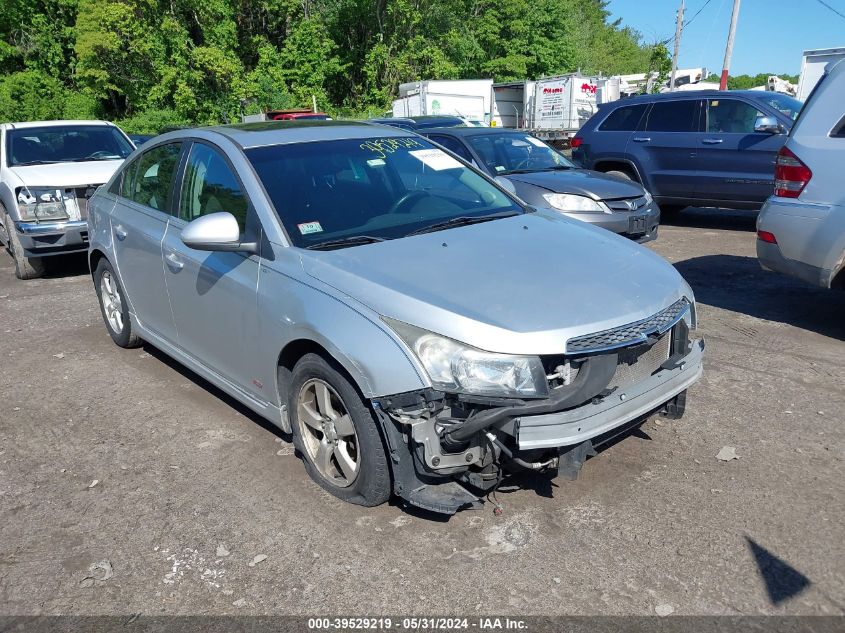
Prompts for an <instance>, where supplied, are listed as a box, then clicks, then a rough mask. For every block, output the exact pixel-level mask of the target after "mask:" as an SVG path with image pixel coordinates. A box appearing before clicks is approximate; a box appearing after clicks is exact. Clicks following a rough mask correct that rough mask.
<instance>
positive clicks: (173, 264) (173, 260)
mask: <svg viewBox="0 0 845 633" xmlns="http://www.w3.org/2000/svg"><path fill="white" fill-rule="evenodd" d="M164 259H166V260H167V265H168V266H169V267H170V269H171V270H172V271H173V272H179V271H180V270H182V269H183V268H184V267H185V264H184V262H182V260H180V259H179V258H178V257H177V256H176V253H170V254H169V255H168V256H167V257H165V258H164Z"/></svg>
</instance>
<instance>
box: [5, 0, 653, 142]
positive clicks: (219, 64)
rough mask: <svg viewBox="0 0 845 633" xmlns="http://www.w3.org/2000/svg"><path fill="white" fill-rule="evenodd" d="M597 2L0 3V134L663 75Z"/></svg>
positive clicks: (142, 128) (358, 107) (343, 107)
mask: <svg viewBox="0 0 845 633" xmlns="http://www.w3.org/2000/svg"><path fill="white" fill-rule="evenodd" d="M606 6H607V1H606V0H4V11H3V12H0V120H22V119H38V118H60V117H65V118H67V117H74V118H86V117H102V118H110V119H115V120H119V121H121V122H122V123H123V124H124V125H125V126H126V127H127V129H130V130H131V131H134V132H155V131H158V130H159V129H161V128H162V127H168V126H176V125H190V124H210V123H217V122H227V121H233V120H237V119H238V118H239V117H240V115H241V114H242V113H250V112H257V111H259V110H260V109H266V108H290V107H296V106H306V107H307V106H310V105H311V102H312V98H314V99H316V102H317V105H318V107H319V108H321V109H323V110H325V111H328V112H330V113H333V114H334V113H346V114H350V113H361V112H364V111H366V112H369V113H377V112H379V111H383V110H384V109H385V108H387V107H388V106H389V104H390V101H391V99H392V98H393V96H394V95H395V94H396V92H397V87H398V85H399V84H400V83H403V82H407V81H415V80H419V79H454V78H459V77H460V78H480V77H494V78H495V79H497V80H502V81H505V80H516V79H527V78H537V77H540V76H547V75H553V74H559V73H565V72H572V71H576V70H581V71H582V72H584V73H595V72H599V71H601V72H604V73H607V74H615V73H632V72H643V71H645V70H647V69H656V70H661V69H662V68H663V67H664V66H665V64H666V61H667V59H668V54H667V51H666V50H665V47H662V46H647V45H645V44H644V43H643V42H642V40H641V37H640V35H639V34H638V33H637V32H636V31H633V30H631V29H629V28H627V27H624V26H622V25H621V24H620V23H619V22H618V21H617V22H614V23H611V22H609V21H608V18H609V12H608V10H607V8H606Z"/></svg>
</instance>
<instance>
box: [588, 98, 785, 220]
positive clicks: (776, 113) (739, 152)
mask: <svg viewBox="0 0 845 633" xmlns="http://www.w3.org/2000/svg"><path fill="white" fill-rule="evenodd" d="M800 110H801V102H800V101H798V100H797V99H793V98H792V97H790V96H787V95H784V94H780V93H777V92H765V91H756V90H736V91H730V92H720V91H716V90H702V91H695V92H693V91H690V92H672V93H664V94H656V95H642V96H639V97H633V98H630V99H624V100H622V101H615V102H613V103H609V104H607V105H604V106H602V107H601V108H600V109H599V111H598V112H597V113H596V114H594V115H593V116H592V118H590V120H589V121H587V122H586V123H585V124H584V126H583V127H582V128H581V129H580V130H579V131H578V134H577V135H576V136H575V138H573V139H572V148H573V150H572V158H573V159H574V160H575V161H576V162H578V163H580V164H581V165H582V166H583V167H586V168H588V169H594V170H596V171H603V172H607V173H613V174H615V175H617V176H625V177H627V178H632V179H634V180H638V181H639V182H641V183H642V184H643V186H644V187H645V188H646V189H647V190H648V191H649V192H650V193H651V194H652V196H654V198H655V199H656V200H657V202H658V204H659V205H660V209H661V212H662V213H664V214H671V213H672V212H676V211H679V210H680V209H683V208H684V207H686V206H714V207H728V208H734V209H758V208H760V206H762V204H763V202H764V201H765V200H766V198H767V197H769V196H770V195H771V194H772V191H773V183H774V171H775V167H774V166H775V158H776V155H777V152H778V150H780V148H781V147H782V146H783V144H784V143H785V142H786V135H787V134H788V133H789V130H790V129H791V128H792V123H793V121H795V118H796V117H797V116H798V112H799V111H800Z"/></svg>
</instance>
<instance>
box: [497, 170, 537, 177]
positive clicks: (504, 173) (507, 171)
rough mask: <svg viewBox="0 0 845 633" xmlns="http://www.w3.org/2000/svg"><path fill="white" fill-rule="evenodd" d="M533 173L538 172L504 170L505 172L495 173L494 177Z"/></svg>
mask: <svg viewBox="0 0 845 633" xmlns="http://www.w3.org/2000/svg"><path fill="white" fill-rule="evenodd" d="M535 171H538V170H537V169H506V170H505V171H499V172H496V175H497V176H507V175H509V174H531V173H534V172H535Z"/></svg>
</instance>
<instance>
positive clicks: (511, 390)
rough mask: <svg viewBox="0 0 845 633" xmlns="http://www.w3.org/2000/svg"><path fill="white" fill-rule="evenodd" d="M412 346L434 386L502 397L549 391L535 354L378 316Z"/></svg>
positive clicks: (445, 389)
mask: <svg viewBox="0 0 845 633" xmlns="http://www.w3.org/2000/svg"><path fill="white" fill-rule="evenodd" d="M382 318H383V319H384V321H385V322H386V323H387V324H388V325H389V326H390V327H391V328H392V329H393V330H394V331H395V332H396V333H397V334H398V335H399V337H400V338H401V339H402V340H403V341H405V343H407V345H408V346H409V347H410V348H411V349H412V350H414V353H415V354H416V355H417V358H419V360H420V363H422V366H423V367H424V368H425V371H426V373H427V374H428V377H429V378H430V379H431V383H432V385H433V386H434V387H435V388H436V389H440V390H442V391H449V392H458V393H471V394H476V395H483V396H497V397H504V398H542V397H546V396H548V394H549V386H548V383H547V382H546V372H545V371H544V370H543V364H542V363H541V362H540V358H539V357H538V356H512V355H510V354H496V353H493V352H485V351H482V350H480V349H476V348H474V347H470V346H469V345H464V344H463V343H458V342H457V341H453V340H452V339H449V338H446V337H445V336H440V335H439V334H433V333H431V332H428V331H426V330H423V329H421V328H418V327H414V326H413V325H408V324H407V323H403V322H401V321H394V320H393V319H388V318H385V317H382Z"/></svg>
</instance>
